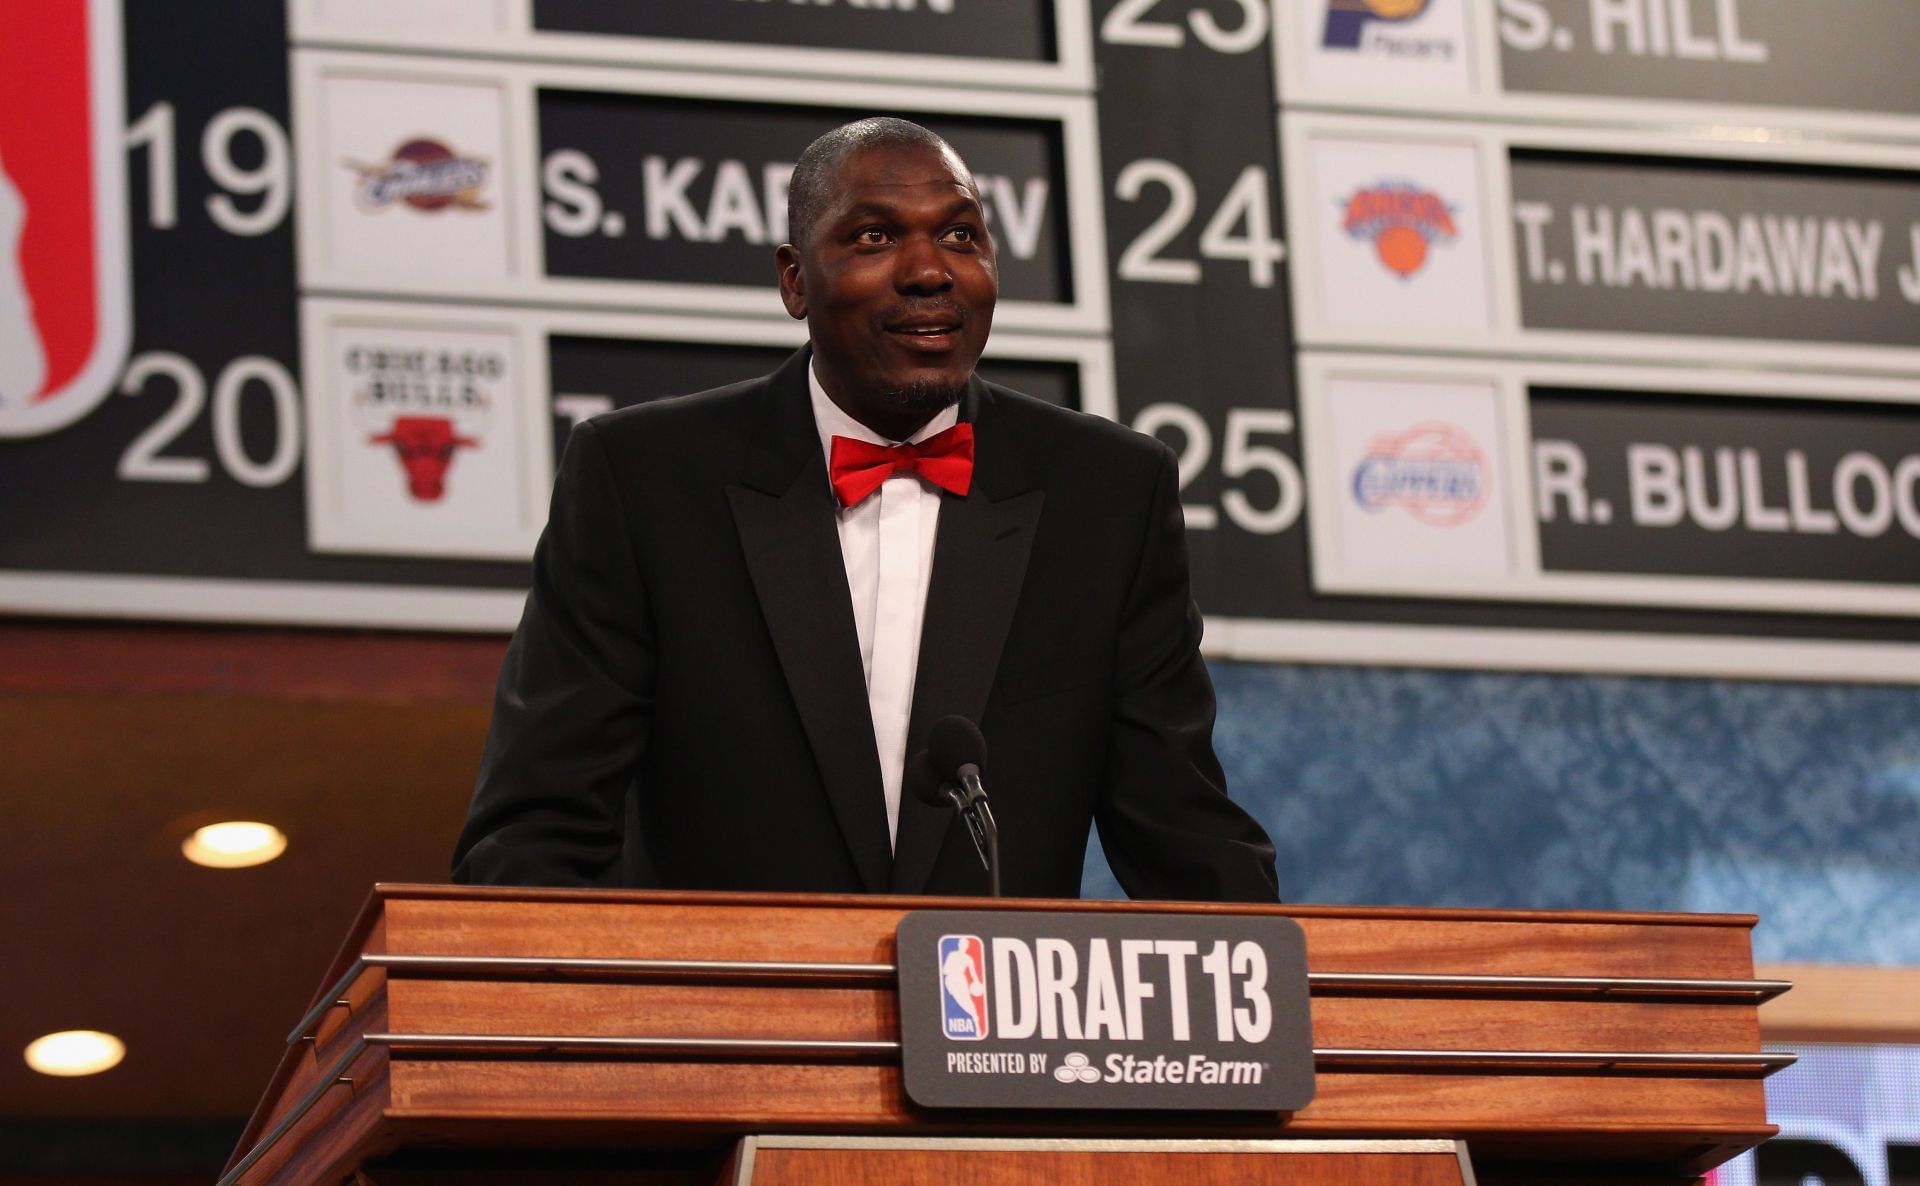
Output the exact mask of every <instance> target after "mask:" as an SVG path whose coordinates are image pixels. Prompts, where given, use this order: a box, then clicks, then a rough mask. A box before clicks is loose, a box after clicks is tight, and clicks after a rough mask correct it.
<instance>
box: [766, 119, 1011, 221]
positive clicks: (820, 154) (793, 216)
mask: <svg viewBox="0 0 1920 1186" xmlns="http://www.w3.org/2000/svg"><path fill="white" fill-rule="evenodd" d="M869 148H930V149H932V150H934V151H935V152H938V153H941V154H943V155H947V156H951V157H952V158H953V159H954V160H955V161H959V163H960V167H961V169H962V170H963V171H965V170H966V162H964V161H961V160H960V154H959V153H957V152H954V151H953V145H951V144H948V143H947V142H946V141H945V140H943V139H941V138H940V137H939V136H938V135H936V134H935V133H933V132H930V131H928V130H927V129H926V128H923V127H921V126H920V125H919V124H917V123H914V122H913V121H912V120H906V119H899V118H897V117H895V116H891V115H875V116H870V117H869V118H867V119H857V120H854V121H853V122H852V123H850V124H841V125H840V126H839V127H837V128H835V129H833V130H832V131H831V132H828V133H826V134H825V135H823V136H821V137H820V138H819V139H818V140H815V141H814V142H813V143H812V144H809V145H807V149H806V151H805V152H803V153H801V154H800V159H799V160H798V161H796V162H795V163H794V166H793V177H792V179H791V180H790V181H788V183H787V238H788V239H790V240H791V241H792V242H793V245H794V246H795V247H800V248H805V247H806V245H807V240H808V239H810V238H812V237H813V228H814V224H815V223H817V222H819V221H820V219H821V217H822V216H823V215H824V214H826V212H827V208H828V207H829V206H831V205H832V204H833V198H834V191H833V184H834V179H835V177H836V176H837V175H838V174H839V172H840V165H841V163H842V162H844V161H845V160H846V159H847V158H848V157H850V156H852V155H853V154H854V153H856V152H864V151H866V150H867V149H869ZM966 178H967V184H968V185H972V184H973V176H972V174H971V173H970V172H968V173H966Z"/></svg>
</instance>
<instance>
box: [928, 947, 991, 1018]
mask: <svg viewBox="0 0 1920 1186" xmlns="http://www.w3.org/2000/svg"><path fill="white" fill-rule="evenodd" d="M939 955H940V1028H941V1030H942V1031H943V1032H945V1034H946V1035H947V1037H949V1038H952V1039H953V1040H954V1041H956V1042H978V1041H979V1040H980V1039H982V1038H984V1037H986V1036H987V949H986V945H985V944H983V943H981V942H980V936H978V935H942V936H940V950H939Z"/></svg>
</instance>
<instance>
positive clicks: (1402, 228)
mask: <svg viewBox="0 0 1920 1186" xmlns="http://www.w3.org/2000/svg"><path fill="white" fill-rule="evenodd" d="M1341 229H1342V230H1344V231H1346V232H1347V234H1348V235H1349V236H1351V237H1352V238H1355V239H1362V240H1369V241H1371V242H1372V243H1373V250H1374V254H1376V255H1378V256H1379V257H1380V262H1381V263H1383V264H1385V265H1386V266H1387V267H1388V269H1389V270H1391V271H1392V272H1393V273H1394V274H1395V275H1397V276H1399V277H1400V278H1401V279H1403V280H1404V279H1406V278H1408V277H1410V276H1412V275H1413V274H1414V273H1415V272H1418V271H1419V270H1420V269H1421V267H1422V266H1423V265H1424V264H1425V263H1426V262H1427V249H1428V248H1429V247H1430V246H1431V245H1432V244H1434V243H1442V242H1447V241H1449V240H1451V239H1453V238H1454V237H1455V236H1456V235H1458V234H1459V233H1460V232H1459V229H1458V228H1457V227H1455V226H1454V222H1453V208H1452V207H1451V206H1449V205H1447V203H1446V202H1445V201H1444V200H1442V199H1441V197H1440V195H1438V194H1436V193H1434V192H1433V191H1432V190H1428V189H1423V188H1421V187H1420V186H1418V185H1415V184H1414V183H1413V182H1411V181H1383V182H1381V183H1380V184H1378V185H1373V186H1368V187H1367V188H1366V189H1363V190H1359V191H1357V192H1355V193H1354V195H1353V196H1352V197H1350V198H1348V199H1347V200H1346V207H1345V211H1344V213H1343V216H1342V219H1341Z"/></svg>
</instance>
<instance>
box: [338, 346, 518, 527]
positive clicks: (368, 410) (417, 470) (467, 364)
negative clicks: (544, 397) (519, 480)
mask: <svg viewBox="0 0 1920 1186" xmlns="http://www.w3.org/2000/svg"><path fill="white" fill-rule="evenodd" d="M346 367H347V374H348V375H349V376H350V377H351V380H352V383H353V395H352V397H351V398H352V401H353V423H354V426H355V427H356V428H358V429H359V430H360V431H362V432H364V433H366V434H367V435H366V438H365V442H364V443H365V444H367V445H369V446H373V447H377V448H388V447H390V448H391V449H392V450H393V452H394V455H395V456H396V457H397V458H398V459H399V461H400V466H401V470H402V472H403V473H404V475H405V478H406V485H407V494H408V496H409V497H410V498H412V499H413V500H414V501H416V502H438V501H439V500H440V499H441V497H442V496H443V495H445V493H446V486H447V474H448V471H449V469H450V468H451V467H452V465H453V460H454V457H455V455H456V454H457V453H458V452H459V451H460V450H462V449H478V448H480V447H481V445H482V443H483V442H484V440H485V438H486V433H487V429H488V428H489V426H490V425H491V424H492V421H493V411H494V408H495V406H496V404H497V403H498V397H497V395H496V389H497V388H498V387H499V385H500V383H501V382H502V380H503V379H504V377H505V375H506V359H505V358H504V357H503V356H502V355H500V354H498V353H495V352H493V351H488V350H427V349H419V350H410V349H394V348H391V347H385V346H377V347H376V346H352V347H349V348H348V349H347V351H346Z"/></svg>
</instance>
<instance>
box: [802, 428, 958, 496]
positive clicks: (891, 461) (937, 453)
mask: <svg viewBox="0 0 1920 1186" xmlns="http://www.w3.org/2000/svg"><path fill="white" fill-rule="evenodd" d="M897 473H908V474H919V475H920V476H921V477H923V478H925V479H926V480H927V481H929V482H932V483H933V484H934V485H936V486H938V487H940V488H941V489H942V490H951V491H953V492H954V493H955V494H958V495H960V496H962V497H965V496H966V493H967V489H968V488H969V487H970V486H972V485H973V425H971V424H956V425H954V426H953V427H952V428H949V429H947V430H946V431H945V432H937V433H934V434H933V435H932V436H930V437H928V438H927V439H926V440H924V441H921V442H920V443H919V444H917V445H876V444H873V443H872V442H870V441H857V440H854V439H853V438H852V437H834V438H833V456H832V458H831V460H830V462H829V464H828V466H827V475H828V477H829V478H831V479H832V481H833V492H834V494H836V495H838V496H839V498H840V505H841V506H843V507H851V506H858V505H859V504H860V503H861V502H862V501H863V500H864V499H865V498H866V497H867V495H869V494H872V493H873V492H874V491H875V490H878V489H880V485H881V483H883V482H885V481H886V480H887V479H888V478H890V477H892V476H893V475H894V474H897Z"/></svg>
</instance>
